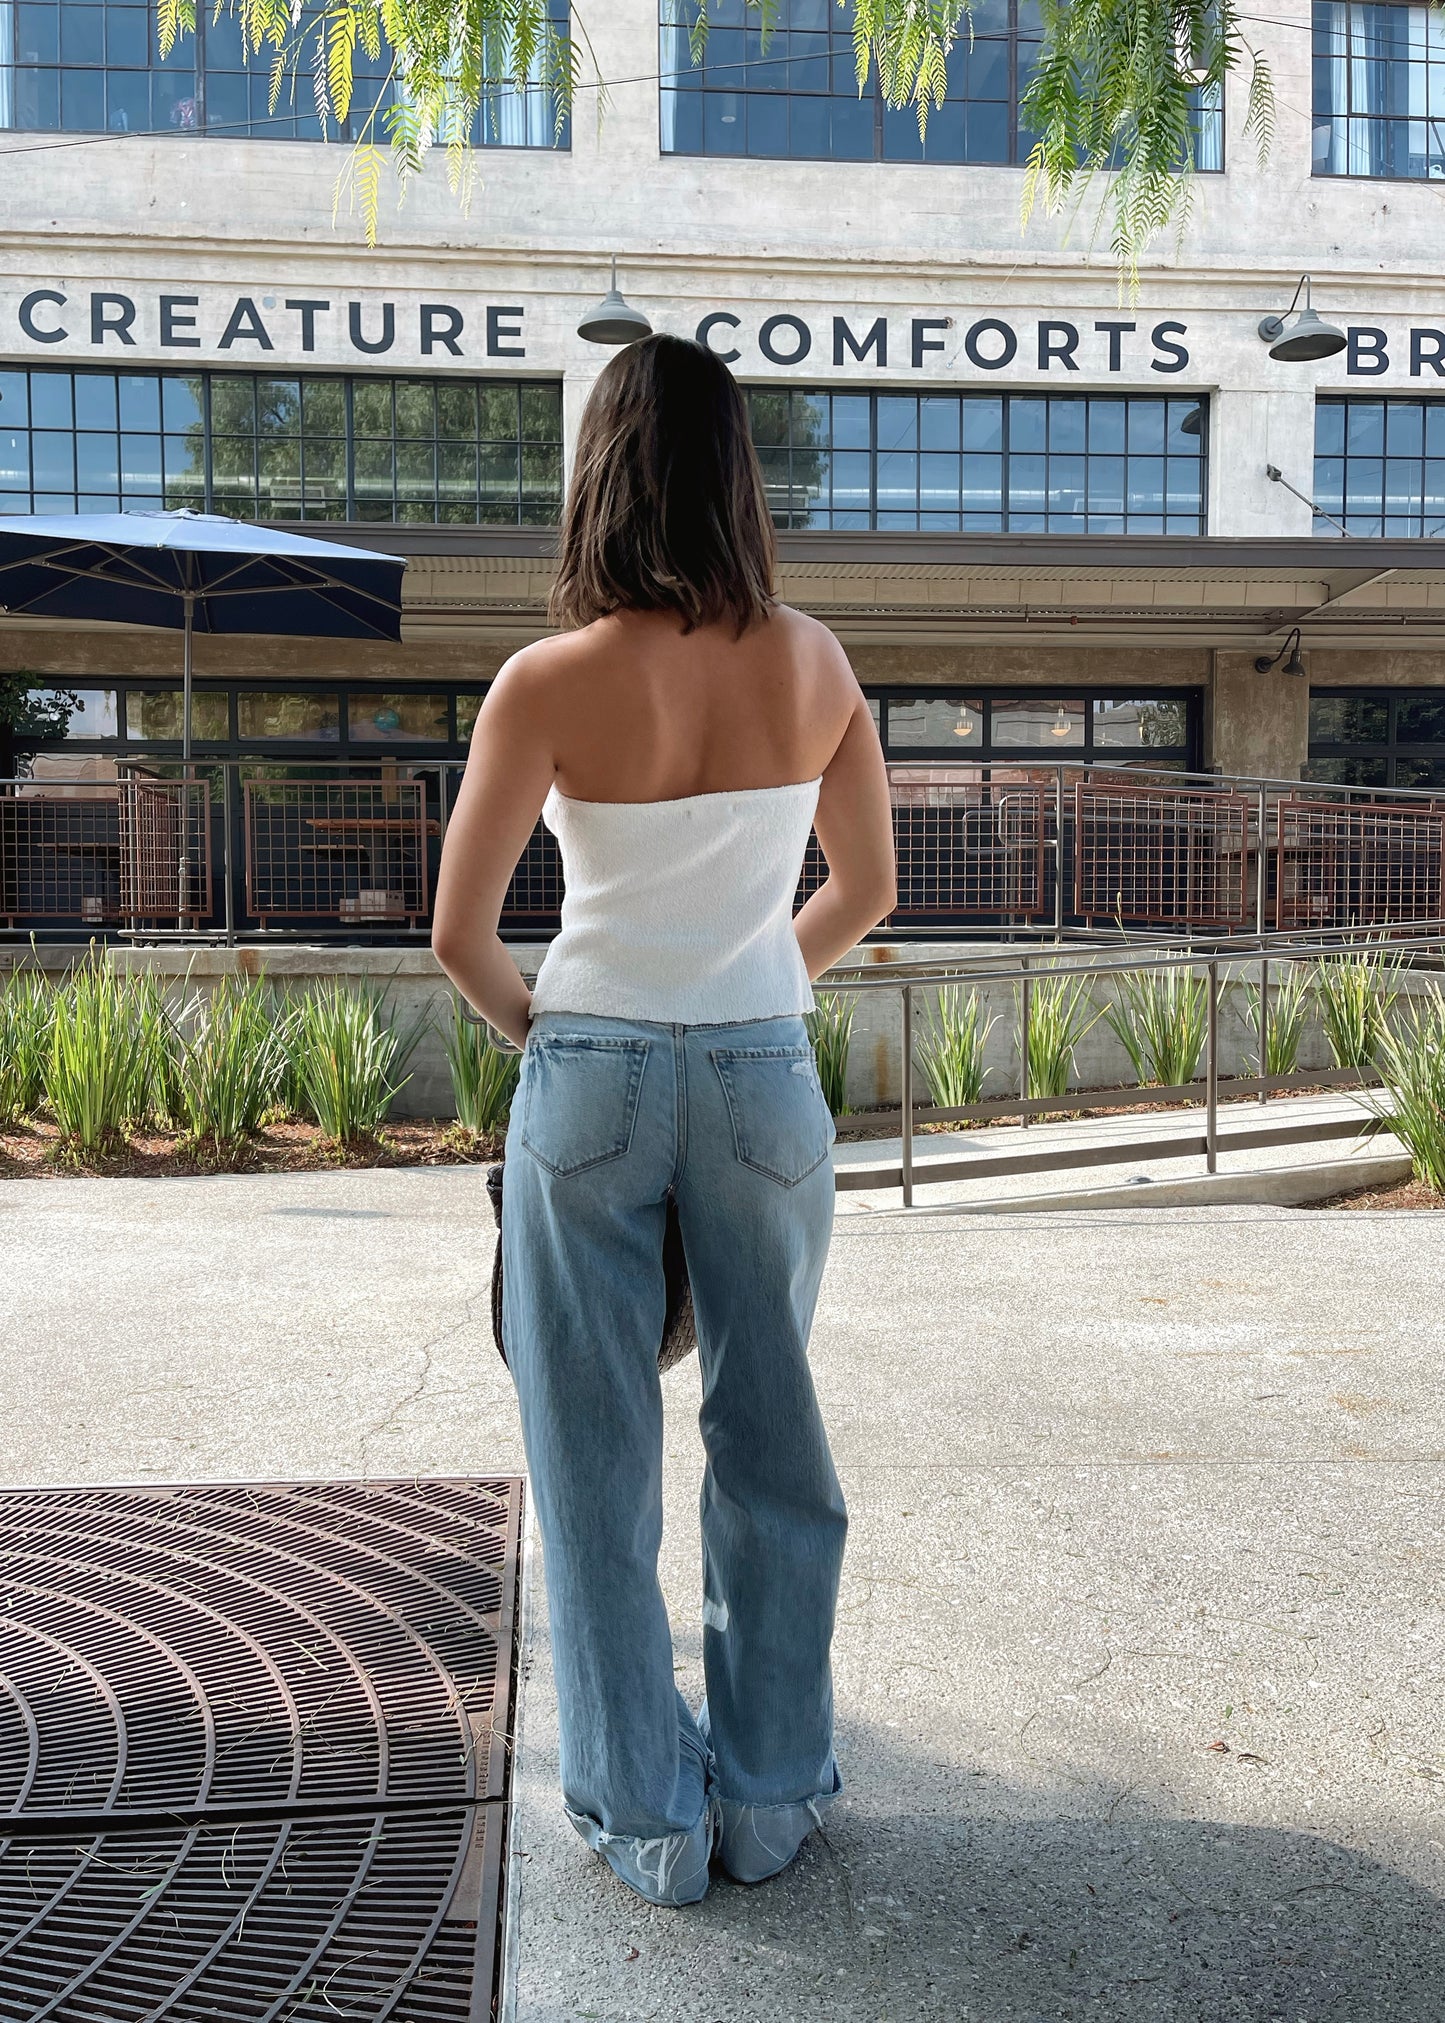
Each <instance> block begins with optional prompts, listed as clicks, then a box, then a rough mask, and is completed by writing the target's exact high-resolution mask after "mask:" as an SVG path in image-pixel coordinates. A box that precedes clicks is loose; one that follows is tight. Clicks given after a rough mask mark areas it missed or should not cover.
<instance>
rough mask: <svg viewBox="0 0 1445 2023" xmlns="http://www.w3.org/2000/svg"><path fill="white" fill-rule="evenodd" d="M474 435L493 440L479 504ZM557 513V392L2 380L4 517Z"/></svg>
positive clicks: (196, 377) (93, 376) (248, 381)
mask: <svg viewBox="0 0 1445 2023" xmlns="http://www.w3.org/2000/svg"><path fill="white" fill-rule="evenodd" d="M439 393H440V395H441V398H442V402H443V406H442V408H441V409H439V408H438V405H437V399H438V394H439ZM865 407H866V403H865ZM353 414H354V416H355V418H356V420H357V422H358V423H365V424H367V425H369V428H370V430H371V433H370V434H368V433H367V429H366V428H363V427H358V429H357V431H356V439H355V440H354V441H348V435H349V430H348V420H349V417H350V416H352V415H353ZM208 417H209V426H208ZM163 420H164V424H165V433H164V435H162V421H163ZM480 423H485V425H486V426H487V427H488V428H489V429H490V430H492V431H495V434H494V435H493V437H492V439H491V440H490V441H489V442H488V444H487V448H486V451H485V463H486V472H485V481H486V485H487V490H488V496H487V497H486V498H485V499H484V498H483V497H482V496H481V494H480V492H479V488H478V487H479V478H480V477H481V475H482V474H481V473H480V472H479V470H478V460H477V447H476V431H477V427H478V426H479V424H480ZM27 424H28V425H27ZM398 425H399V427H400V431H401V433H400V435H399V436H398V434H397V427H398ZM439 428H440V429H442V430H443V433H442V435H441V437H440V439H438V436H437V433H436V432H437V430H438V429H439ZM453 437H455V438H457V439H458V440H455V441H454V440H453ZM77 459H78V462H77ZM32 485H33V486H34V493H33V495H32V492H31V487H32ZM208 486H209V492H208V489H207V488H208ZM561 501H562V464H561V397H560V389H559V388H557V387H556V386H555V385H532V384H528V385H522V386H519V385H518V384H516V383H515V382H507V383H505V384H502V383H489V382H485V381H443V382H441V383H440V385H438V384H437V383H435V382H432V381H430V380H405V381H401V382H399V383H398V382H393V381H391V380H389V379H380V378H366V379H359V380H356V381H348V380H345V379H341V378H329V379H317V380H301V379H277V378H272V377H270V376H267V375H260V374H250V373H239V372H227V373H198V374H184V373H177V374H175V375H174V376H172V375H170V374H160V373H130V374H126V373H121V374H116V373H108V372H94V371H81V372H77V373H71V372H69V371H59V370H55V369H37V370H36V371H34V372H32V373H29V374H26V373H25V372H22V371H15V370H12V371H8V372H4V373H0V509H3V510H9V511H14V512H29V511H31V510H36V511H43V512H70V511H77V510H84V511H94V512H100V511H107V512H109V511H116V510H119V509H120V506H121V505H122V504H128V505H133V506H138V507H144V506H147V505H149V504H151V503H152V502H154V503H155V504H157V505H159V504H162V503H164V504H165V505H166V506H169V507H175V506H181V505H190V506H193V507H196V508H204V507H206V506H208V505H209V507H210V509H211V510H214V511H218V512H223V513H230V514H233V515H238V516H240V517H250V516H254V515H255V514H257V513H258V512H259V513H262V514H274V515H276V516H277V517H279V518H290V519H294V518H297V517H301V516H305V517H309V518H329V519H335V520H343V519H346V518H349V517H352V516H353V515H354V516H355V517H359V518H362V519H371V520H388V519H391V518H393V517H395V516H396V514H397V512H398V511H400V513H401V517H403V518H405V519H409V520H413V521H436V520H438V519H445V520H447V521H450V522H454V523H455V522H462V523H469V524H473V525H475V524H477V523H478V522H479V521H483V520H485V521H489V522H493V523H510V524H513V525H516V524H518V523H519V522H521V523H522V524H526V525H529V526H550V525H555V524H556V522H557V520H558V518H559V516H560V509H561Z"/></svg>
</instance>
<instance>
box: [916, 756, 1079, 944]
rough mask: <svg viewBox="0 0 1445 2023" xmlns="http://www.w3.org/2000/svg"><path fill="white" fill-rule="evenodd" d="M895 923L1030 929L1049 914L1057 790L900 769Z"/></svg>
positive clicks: (1037, 783)
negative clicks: (1008, 924)
mask: <svg viewBox="0 0 1445 2023" xmlns="http://www.w3.org/2000/svg"><path fill="white" fill-rule="evenodd" d="M891 786H892V793H893V840H894V847H895V850H896V853H897V858H898V906H897V910H896V912H895V913H894V915H893V918H894V919H896V920H936V921H940V922H942V921H948V920H960V921H973V920H983V921H989V920H999V921H1019V922H1026V921H1032V920H1037V919H1039V918H1041V917H1042V915H1043V913H1044V910H1045V903H1046V902H1045V879H1044V857H1045V844H1046V834H1047V827H1048V820H1049V817H1050V816H1051V814H1052V812H1053V802H1054V795H1053V786H1052V782H1050V781H1045V780H1038V779H1029V778H1028V777H1027V776H1024V775H1016V776H1009V777H1004V778H993V779H989V780H980V779H972V780H961V781H950V780H948V779H946V778H940V777H939V775H938V771H937V770H936V769H934V770H931V771H928V772H923V771H922V770H920V771H919V772H917V773H914V772H911V771H906V770H904V769H901V768H895V769H894V771H893V775H892V780H891Z"/></svg>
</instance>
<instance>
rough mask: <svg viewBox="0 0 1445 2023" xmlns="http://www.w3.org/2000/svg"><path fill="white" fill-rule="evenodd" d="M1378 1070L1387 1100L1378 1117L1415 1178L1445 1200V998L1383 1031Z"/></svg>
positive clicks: (1433, 999)
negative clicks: (1405, 1156) (1403, 1150)
mask: <svg viewBox="0 0 1445 2023" xmlns="http://www.w3.org/2000/svg"><path fill="white" fill-rule="evenodd" d="M1375 1064H1376V1066H1377V1067H1378V1069H1379V1071H1380V1079H1381V1081H1382V1082H1383V1083H1384V1085H1385V1094H1386V1098H1387V1100H1386V1101H1384V1102H1383V1103H1380V1104H1378V1105H1377V1106H1376V1111H1377V1114H1378V1115H1379V1116H1380V1117H1382V1118H1383V1119H1384V1121H1385V1123H1386V1124H1387V1125H1388V1126H1389V1128H1390V1130H1392V1131H1393V1132H1394V1134H1395V1136H1396V1137H1397V1138H1398V1139H1399V1140H1400V1142H1401V1144H1402V1145H1404V1147H1405V1148H1406V1150H1407V1151H1408V1152H1409V1154H1410V1158H1411V1161H1412V1163H1413V1165H1414V1169H1415V1178H1416V1179H1417V1180H1422V1181H1423V1182H1424V1183H1425V1185H1426V1186H1427V1187H1432V1188H1433V1189H1434V1190H1435V1192H1436V1193H1437V1194H1445V998H1442V997H1441V996H1440V994H1439V992H1438V991H1437V992H1434V993H1432V997H1431V1000H1430V1002H1428V1003H1427V1004H1424V1005H1419V1006H1412V1007H1411V1009H1410V1011H1409V1012H1408V1013H1407V1014H1406V1016H1405V1017H1404V1018H1402V1019H1401V1020H1400V1021H1399V1022H1398V1024H1396V1025H1395V1026H1393V1027H1385V1028H1383V1029H1382V1031H1381V1033H1380V1036H1379V1039H1378V1042H1377V1045H1376V1053H1375Z"/></svg>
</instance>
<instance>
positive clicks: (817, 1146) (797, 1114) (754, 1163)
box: [709, 1046, 837, 1187]
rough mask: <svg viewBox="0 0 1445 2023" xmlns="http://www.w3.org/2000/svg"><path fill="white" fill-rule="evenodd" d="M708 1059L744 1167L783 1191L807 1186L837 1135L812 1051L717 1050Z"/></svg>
mask: <svg viewBox="0 0 1445 2023" xmlns="http://www.w3.org/2000/svg"><path fill="white" fill-rule="evenodd" d="M709 1054H710V1058H711V1060H712V1064H713V1066H714V1068H716V1070H717V1075H718V1080H719V1081H720V1082H721V1083H722V1091H723V1097H724V1099H725V1101H726V1103H727V1106H728V1115H729V1117H730V1118H731V1120H732V1127H733V1146H734V1149H735V1151H736V1152H737V1155H738V1158H739V1160H740V1161H741V1162H742V1164H743V1165H744V1166H750V1167H751V1168H752V1169H753V1171H754V1172H755V1173H765V1174H766V1175H767V1177H768V1178H769V1180H776V1181H777V1182H778V1183H779V1185H780V1186H783V1187H796V1186H797V1184H798V1182H799V1181H800V1180H806V1179H807V1177H808V1175H809V1174H810V1173H812V1172H815V1171H816V1170H817V1168H818V1167H819V1166H821V1165H822V1163H823V1161H824V1160H825V1159H826V1158H827V1156H828V1152H829V1149H830V1147H831V1146H832V1143H833V1140H834V1138H835V1136H836V1135H837V1134H836V1131H835V1129H834V1125H833V1117H832V1112H831V1111H830V1110H829V1108H828V1104H827V1099H826V1098H825V1096H824V1094H823V1090H822V1085H821V1084H820V1082H819V1080H818V1069H817V1064H816V1062H815V1061H814V1058H813V1049H812V1048H811V1046H801V1047H796V1046H795V1047H713V1048H710V1049H709Z"/></svg>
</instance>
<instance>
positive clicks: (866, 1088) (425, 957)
mask: <svg viewBox="0 0 1445 2023" xmlns="http://www.w3.org/2000/svg"><path fill="white" fill-rule="evenodd" d="M973 952H974V953H976V954H977V955H979V956H983V955H985V954H988V953H990V952H991V951H989V950H988V949H987V948H985V947H982V946H980V947H977V948H976V949H975V950H974V951H973ZM994 952H997V951H994ZM1014 952H1017V951H1014ZM79 953H80V951H78V950H77V949H76V948H74V947H52V948H46V949H42V950H40V951H39V958H40V964H41V966H42V968H44V970H45V971H46V973H47V974H49V975H51V976H60V975H62V974H64V972H65V971H66V969H67V968H69V967H70V965H71V964H72V963H74V962H75V960H76V959H77V957H78V955H79ZM1084 953H1085V951H1084V950H1082V949H1080V950H1077V951H1075V954H1076V958H1077V957H1080V956H1082V955H1083V954H1084ZM512 954H513V956H514V958H515V960H516V961H517V963H518V965H519V967H520V968H521V969H522V971H523V973H524V974H525V975H527V976H529V977H530V976H532V975H535V973H536V968H537V965H538V963H539V962H540V961H541V958H542V954H543V950H542V948H541V947H540V946H538V947H514V948H513V949H512ZM110 955H111V960H112V961H114V962H115V963H116V964H117V966H118V967H120V968H122V969H125V970H127V971H136V970H141V971H148V972H150V973H152V974H157V975H160V976H162V977H165V978H166V979H168V990H169V993H170V995H171V997H172V1001H173V1002H174V1003H175V1004H176V1005H177V1006H178V1007H179V1005H180V1004H182V1003H183V1002H184V1001H185V999H186V997H187V996H188V995H189V994H190V993H193V992H196V991H200V992H208V991H209V990H211V989H212V988H214V986H215V984H216V983H217V981H218V980H219V979H220V978H221V977H223V976H227V975H237V974H240V975H245V976H257V975H262V974H264V975H265V976H267V977H269V978H270V979H271V980H272V981H273V982H274V983H275V984H276V985H277V987H278V988H279V989H282V990H304V989H306V988H308V987H310V986H313V985H314V984H316V983H318V982H320V981H321V980H322V979H324V978H328V977H338V976H339V977H353V978H357V979H361V978H365V979H366V980H368V981H370V982H373V983H384V984H385V985H386V986H387V988H388V992H389V1002H390V1004H391V1007H392V1011H393V1015H394V1017H395V1018H396V1020H397V1022H398V1023H399V1024H400V1025H401V1026H402V1027H403V1028H406V1027H409V1026H410V1025H411V1024H412V1022H413V1021H417V1020H421V1021H423V1023H424V1030H423V1033H422V1037H421V1040H420V1043H419V1044H418V1046H417V1048H416V1051H415V1053H414V1054H413V1056H412V1058H411V1061H410V1063H409V1072H410V1076H411V1079H410V1081H409V1082H408V1084H407V1086H406V1088H405V1089H404V1090H403V1091H402V1094H401V1096H400V1097H399V1098H398V1100H397V1103H396V1107H395V1114H396V1115H397V1116H398V1117H447V1116H451V1115H453V1114H454V1111H453V1104H452V1095H451V1080H450V1075H449V1073H448V1069H447V1063H446V1055H445V1052H444V1049H443V1045H442V1037H441V1036H442V1033H443V1032H444V1031H445V1030H446V1029H447V1027H448V1025H449V1023H450V1021H451V1018H452V1016H453V1009H452V1007H453V1003H454V998H453V993H452V989H451V985H450V984H449V982H448V981H447V979H446V977H445V976H444V975H443V973H442V971H441V969H440V967H439V965H438V964H437V961H436V959H435V957H434V956H433V955H432V953H431V951H430V950H429V949H420V948H418V949H340V948H303V947H285V948H275V949H257V948H240V949H224V948H205V949H198V950H185V949H179V948H135V949H120V948H117V949H112V950H111V951H110ZM958 956H959V950H958V945H957V944H956V943H950V942H939V943H919V942H909V943H907V944H896V945H895V944H886V943H870V944H868V945H866V946H864V947H861V948H859V949H858V950H856V951H855V952H854V958H853V961H854V964H855V966H856V964H857V963H865V964H867V965H869V966H874V965H879V964H885V963H888V962H895V961H906V962H911V963H919V962H929V961H934V962H938V963H940V964H944V963H953V962H956V961H957V960H958ZM28 959H29V951H28V950H26V949H23V948H18V947H14V946H11V947H8V948H3V949H0V978H3V976H4V975H5V973H6V969H7V967H9V966H12V965H16V964H19V963H21V962H24V961H28ZM1064 959H1065V960H1067V959H1068V953H1067V951H1066V953H1065V958H1064ZM1035 966H1036V968H1037V969H1038V970H1040V971H1045V970H1046V969H1047V958H1046V957H1044V956H1040V957H1039V958H1038V959H1037V961H1036V965H1035ZM1256 973H1257V972H1256V968H1255V967H1254V966H1253V965H1249V964H1245V963H1240V964H1238V965H1234V966H1226V968H1225V969H1224V971H1223V972H1222V976H1223V980H1224V981H1225V982H1226V983H1228V984H1229V986H1230V988H1228V989H1227V991H1226V992H1225V993H1224V995H1223V997H1222V1001H1221V1006H1220V1022H1219V1037H1220V1071H1221V1073H1222V1074H1225V1075H1231V1074H1234V1075H1250V1074H1255V1073H1257V1072H1258V1051H1257V1047H1258V1042H1257V1038H1256V1035H1255V1031H1254V1028H1253V1024H1252V1021H1251V1016H1250V1010H1249V1004H1248V1000H1247V998H1246V996H1245V991H1244V985H1245V984H1246V982H1249V981H1252V980H1253V979H1254V977H1255V975H1256ZM1274 977H1275V981H1276V982H1277V980H1278V967H1277V966H1276V969H1275V972H1274ZM965 987H966V988H970V989H976V990H977V992H978V995H979V998H980V1000H981V1003H982V1005H983V1008H984V1012H985V1015H986V1016H987V1017H988V1018H991V1019H992V1020H993V1022H994V1023H993V1026H992V1029H991V1031H990V1033H989V1036H988V1042H987V1045H986V1049H985V1055H984V1059H985V1064H986V1067H987V1069H988V1077H989V1078H988V1082H987V1086H986V1088H985V1091H984V1093H985V1094H986V1095H989V1096H1003V1095H1009V1094H1014V1093H1017V1091H1018V1089H1019V1037H1020V1022H1019V994H1018V990H1017V986H1016V985H1015V984H1014V983H1013V982H1012V981H1011V980H1003V981H998V982H992V983H987V982H985V983H969V984H967V985H966V986H965ZM1421 987H1422V988H1424V987H1425V983H1424V981H1422V983H1421ZM821 989H822V987H820V993H821ZM839 989H840V991H846V986H839ZM852 995H853V998H854V1003H855V1011H854V1017H853V1028H852V1046H851V1049H850V1054H849V1066H848V1102H849V1105H850V1107H852V1108H855V1109H860V1110H861V1109H868V1108H870V1107H872V1106H874V1105H876V1104H880V1103H896V1102H898V1100H899V1098H900V1061H901V1045H902V1001H901V998H900V996H899V994H898V992H897V990H896V989H894V988H886V989H878V988H865V989H861V990H856V991H854V992H853V993H852ZM1108 996H1109V991H1108V986H1107V985H1102V984H1101V985H1098V986H1096V987H1095V988H1094V996H1093V1009H1094V1010H1098V1009H1099V1008H1100V1007H1101V1006H1102V1005H1103V1004H1104V1003H1105V1002H1106V1001H1107V999H1108ZM930 1012H931V1005H930V1003H929V1001H928V999H927V998H926V997H924V996H922V995H920V998H919V999H918V1000H916V1001H915V1009H914V1020H915V1026H914V1031H915V1041H916V1042H917V1041H920V1040H921V1038H922V1035H923V1031H924V1029H925V1026H926V1022H927V1020H928V1017H929V1015H930ZM915 1054H916V1048H915ZM1329 1065H1330V1054H1329V1049H1328V1047H1327V1045H1326V1043H1325V1040H1324V1036H1323V1034H1322V1032H1321V1031H1320V1030H1319V1028H1318V1025H1317V1024H1315V1023H1312V1024H1311V1026H1310V1028H1309V1030H1308V1032H1307V1034H1306V1038H1305V1042H1304V1044H1303V1046H1302V1048H1301V1053H1300V1066H1301V1067H1304V1068H1322V1067H1327V1066H1329ZM1133 1079H1134V1077H1133V1071H1132V1069H1131V1067H1130V1064H1129V1058H1128V1055H1127V1053H1126V1052H1125V1050H1124V1048H1123V1046H1122V1045H1121V1043H1120V1041H1119V1040H1118V1039H1117V1037H1116V1036H1115V1034H1114V1032H1113V1030H1112V1029H1111V1027H1110V1026H1109V1025H1108V1024H1107V1022H1106V1021H1104V1020H1103V1019H1102V1018H1100V1019H1098V1020H1097V1022H1096V1023H1095V1024H1094V1026H1093V1027H1092V1029H1091V1031H1090V1032H1089V1033H1088V1035H1087V1037H1086V1038H1085V1040H1084V1041H1083V1043H1082V1044H1081V1045H1080V1047H1079V1049H1078V1053H1077V1057H1076V1066H1075V1073H1074V1076H1073V1077H1072V1079H1071V1083H1070V1086H1071V1087H1073V1088H1080V1089H1092V1088H1112V1087H1127V1086H1129V1085H1130V1084H1131V1083H1132V1082H1133ZM915 1099H916V1101H918V1102H919V1103H924V1102H926V1101H927V1100H928V1096H927V1083H926V1081H925V1079H924V1077H923V1074H922V1071H921V1069H920V1070H919V1071H918V1074H917V1077H916V1081H915Z"/></svg>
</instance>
